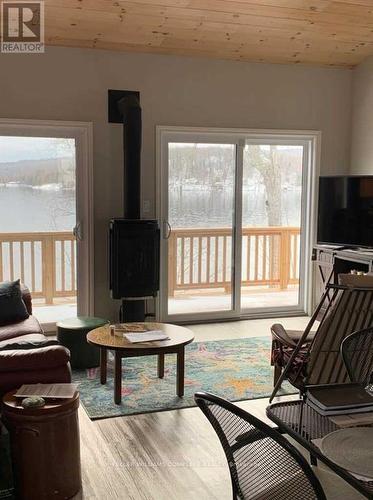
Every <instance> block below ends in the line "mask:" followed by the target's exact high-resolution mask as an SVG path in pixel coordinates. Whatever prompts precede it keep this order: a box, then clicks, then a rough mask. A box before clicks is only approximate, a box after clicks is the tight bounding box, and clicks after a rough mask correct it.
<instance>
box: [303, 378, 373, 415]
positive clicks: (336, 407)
mask: <svg viewBox="0 0 373 500" xmlns="http://www.w3.org/2000/svg"><path fill="white" fill-rule="evenodd" d="M307 404H308V405H309V406H311V408H313V409H314V410H316V411H317V412H318V413H320V414H321V415H326V416H331V415H347V414H351V413H365V412H369V411H373V397H372V396H371V395H370V394H368V392H367V391H366V390H365V389H364V387H363V386H362V385H360V384H335V385H328V386H315V387H310V388H309V389H308V391H307Z"/></svg>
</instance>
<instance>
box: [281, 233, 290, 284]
mask: <svg viewBox="0 0 373 500" xmlns="http://www.w3.org/2000/svg"><path fill="white" fill-rule="evenodd" d="M280 245H281V246H280V288H281V290H285V289H286V288H287V287H288V285H289V280H290V231H289V230H288V229H287V228H281V244H280Z"/></svg>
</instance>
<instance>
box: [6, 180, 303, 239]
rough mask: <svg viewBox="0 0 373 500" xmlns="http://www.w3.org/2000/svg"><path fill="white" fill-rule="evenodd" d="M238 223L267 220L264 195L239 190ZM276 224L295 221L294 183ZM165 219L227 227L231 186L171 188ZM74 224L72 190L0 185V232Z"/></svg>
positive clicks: (62, 227)
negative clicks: (241, 203) (240, 215)
mask: <svg viewBox="0 0 373 500" xmlns="http://www.w3.org/2000/svg"><path fill="white" fill-rule="evenodd" d="M243 196H244V206H245V207H247V209H246V210H245V212H244V213H243V225H244V226H263V225H264V226H265V225H267V214H266V208H265V202H266V196H265V193H264V192H263V191H260V190H245V191H244V194H243ZM281 196H282V223H283V225H284V226H298V225H299V224H300V221H299V214H300V204H301V190H300V188H296V189H290V190H283V191H282V194H281ZM169 203H170V216H169V220H170V223H171V225H172V226H174V227H206V226H208V227H224V226H225V227H229V226H230V225H231V224H232V207H233V197H232V190H231V189H210V190H203V189H198V188H191V189H187V190H185V189H184V190H180V189H178V188H174V189H171V190H170V193H169ZM74 225H75V191H74V190H71V189H58V187H56V186H44V187H43V188H41V189H35V188H32V187H29V186H20V185H18V186H17V185H13V186H12V187H11V186H9V185H7V186H0V232H34V231H71V230H72V228H73V227H74Z"/></svg>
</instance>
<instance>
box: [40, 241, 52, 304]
mask: <svg viewBox="0 0 373 500" xmlns="http://www.w3.org/2000/svg"><path fill="white" fill-rule="evenodd" d="M42 262H43V294H44V297H45V303H46V304H53V296H54V289H55V286H54V283H55V249H54V238H53V234H51V235H46V236H45V237H44V238H43V241H42Z"/></svg>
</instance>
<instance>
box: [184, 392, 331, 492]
mask: <svg viewBox="0 0 373 500" xmlns="http://www.w3.org/2000/svg"><path fill="white" fill-rule="evenodd" d="M194 399H195V402H196V403H197V405H198V406H199V408H200V409H201V410H202V412H203V413H204V414H205V416H206V418H207V419H208V420H209V422H210V423H211V425H212V426H213V428H214V430H215V432H216V434H217V435H218V438H219V440H220V443H221V445H222V447H223V449H224V452H225V456H226V458H227V461H228V467H229V472H230V477H231V482H232V490H233V499H234V500H237V499H240V500H241V499H242V500H243V499H244V498H245V497H244V495H243V493H242V491H241V489H240V485H239V478H238V472H237V467H236V461H235V458H234V452H236V451H237V450H239V449H240V448H242V447H244V446H246V445H248V444H250V443H253V442H254V441H259V440H261V439H263V438H264V437H269V438H271V439H272V440H274V441H275V442H276V443H278V444H279V445H280V446H281V447H282V448H283V449H284V450H286V451H287V452H288V453H289V455H291V456H292V458H293V459H294V460H295V461H296V462H297V463H298V465H299V467H300V468H301V469H302V470H303V472H304V474H305V475H306V477H307V479H308V480H309V483H310V485H311V486H312V488H313V490H314V492H315V495H316V498H317V499H318V500H326V496H325V493H324V491H323V489H322V486H321V484H320V481H319V480H318V478H317V477H316V476H315V474H314V472H313V471H312V469H311V467H310V465H309V464H308V462H307V460H306V459H305V458H304V457H303V455H302V454H301V453H300V452H299V451H298V450H297V449H296V448H295V447H294V446H293V445H292V444H291V443H290V442H289V441H288V440H287V439H286V438H285V437H284V436H282V435H281V433H280V432H279V431H278V430H276V429H274V428H271V427H270V426H268V425H267V424H265V423H264V422H262V421H261V420H259V419H258V418H256V417H254V416H253V415H251V414H250V413H248V412H246V411H245V410H243V409H242V408H239V407H238V406H236V405H234V404H232V403H230V402H229V401H227V400H225V399H222V398H220V397H218V396H215V395H213V394H209V393H206V392H197V393H196V394H195V395H194ZM211 404H213V405H217V406H220V407H222V408H223V409H225V410H227V411H228V412H231V413H232V414H234V415H235V416H237V417H239V418H241V419H242V420H244V421H246V422H247V423H248V424H249V425H251V426H253V427H254V428H255V429H253V430H252V431H248V432H245V433H243V434H242V435H240V436H238V437H237V438H236V444H234V445H233V446H231V445H230V444H229V442H228V439H227V438H226V436H225V433H224V431H223V429H222V427H221V425H220V423H219V421H218V420H217V418H216V417H215V416H214V415H213V413H212V412H211V411H210V410H209V405H211Z"/></svg>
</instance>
